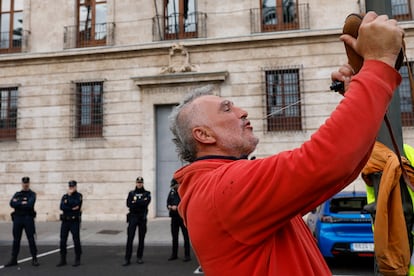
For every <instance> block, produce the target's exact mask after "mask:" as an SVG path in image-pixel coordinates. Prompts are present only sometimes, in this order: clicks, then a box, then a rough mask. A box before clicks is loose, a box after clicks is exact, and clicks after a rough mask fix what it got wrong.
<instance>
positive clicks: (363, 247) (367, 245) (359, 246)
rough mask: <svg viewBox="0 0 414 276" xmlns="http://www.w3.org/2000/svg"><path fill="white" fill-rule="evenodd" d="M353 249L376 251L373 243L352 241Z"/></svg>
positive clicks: (354, 250)
mask: <svg viewBox="0 0 414 276" xmlns="http://www.w3.org/2000/svg"><path fill="white" fill-rule="evenodd" d="M351 251H353V252H374V244H373V243H351Z"/></svg>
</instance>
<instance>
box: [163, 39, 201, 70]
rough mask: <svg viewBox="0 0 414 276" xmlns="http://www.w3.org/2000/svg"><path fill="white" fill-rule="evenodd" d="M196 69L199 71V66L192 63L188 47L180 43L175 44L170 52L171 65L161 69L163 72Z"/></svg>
mask: <svg viewBox="0 0 414 276" xmlns="http://www.w3.org/2000/svg"><path fill="white" fill-rule="evenodd" d="M196 71H198V66H196V65H193V64H191V63H190V55H189V53H188V51H187V49H186V48H185V47H184V46H183V45H181V44H179V43H175V44H173V45H172V47H171V49H170V52H169V65H168V66H167V67H164V68H162V69H161V74H164V73H182V72H196Z"/></svg>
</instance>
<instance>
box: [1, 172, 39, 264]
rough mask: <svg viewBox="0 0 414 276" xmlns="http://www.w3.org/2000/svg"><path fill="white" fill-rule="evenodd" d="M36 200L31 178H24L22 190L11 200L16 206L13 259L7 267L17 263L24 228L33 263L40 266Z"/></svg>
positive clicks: (14, 213) (13, 205)
mask: <svg viewBox="0 0 414 276" xmlns="http://www.w3.org/2000/svg"><path fill="white" fill-rule="evenodd" d="M35 202H36V193H35V192H33V191H32V190H31V189H30V178H29V177H27V176H25V177H23V178H22V190H21V191H20V192H16V193H15V194H14V196H13V197H12V199H11V200H10V206H11V207H12V208H14V212H13V213H12V214H11V216H12V220H13V250H12V257H11V260H10V261H9V262H8V263H7V264H6V265H5V267H9V266H15V265H17V255H19V250H20V241H21V239H22V233H23V229H24V231H25V232H26V236H27V240H28V241H29V247H30V253H31V254H32V265H33V266H39V262H38V261H37V248H36V242H35V238H34V235H35V233H36V229H35V223H34V219H35V217H36V212H35V210H34V205H35Z"/></svg>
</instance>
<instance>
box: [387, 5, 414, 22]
mask: <svg viewBox="0 0 414 276" xmlns="http://www.w3.org/2000/svg"><path fill="white" fill-rule="evenodd" d="M391 6H392V16H393V17H394V19H396V20H398V21H408V20H412V15H411V3H410V1H409V0H391Z"/></svg>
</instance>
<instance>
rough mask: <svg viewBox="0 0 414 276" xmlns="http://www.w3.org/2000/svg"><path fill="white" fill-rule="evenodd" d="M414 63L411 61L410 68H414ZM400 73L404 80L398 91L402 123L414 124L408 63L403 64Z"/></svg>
mask: <svg viewBox="0 0 414 276" xmlns="http://www.w3.org/2000/svg"><path fill="white" fill-rule="evenodd" d="M413 64H414V62H410V68H413ZM411 73H413V72H411ZM400 74H401V76H402V82H401V84H400V86H399V87H398V93H399V95H400V108H401V125H402V126H414V111H413V98H412V95H411V87H410V80H409V78H408V68H407V63H404V64H403V66H401V68H400Z"/></svg>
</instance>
